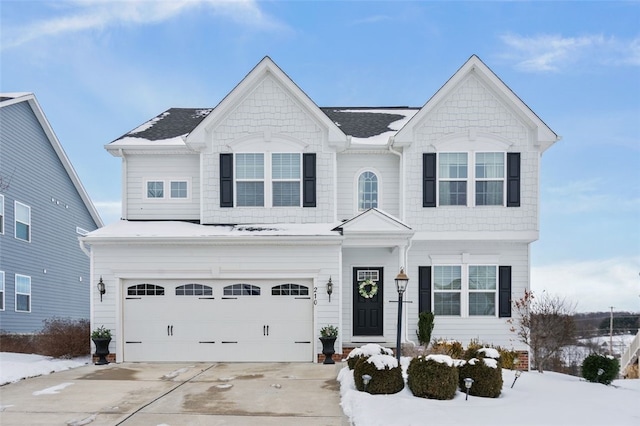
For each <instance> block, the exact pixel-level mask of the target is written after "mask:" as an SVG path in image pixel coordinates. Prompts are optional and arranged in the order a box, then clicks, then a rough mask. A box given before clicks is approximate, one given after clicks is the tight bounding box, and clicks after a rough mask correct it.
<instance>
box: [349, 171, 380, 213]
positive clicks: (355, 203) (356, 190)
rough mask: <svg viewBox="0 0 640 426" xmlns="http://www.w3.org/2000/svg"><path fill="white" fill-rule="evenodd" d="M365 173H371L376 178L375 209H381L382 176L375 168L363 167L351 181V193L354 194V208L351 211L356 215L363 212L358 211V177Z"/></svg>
mask: <svg viewBox="0 0 640 426" xmlns="http://www.w3.org/2000/svg"><path fill="white" fill-rule="evenodd" d="M365 172H371V173H373V174H374V175H376V177H377V178H378V206H377V208H382V207H381V205H382V204H381V202H380V201H381V200H382V177H381V176H382V174H381V173H380V172H379V171H378V170H377V169H375V168H373V167H363V168H361V169H360V170H358V171H357V172H356V174H355V176H354V179H353V188H354V190H353V193H354V195H355V196H354V197H353V198H354V208H353V211H354V213H355V214H356V215H357V214H359V213H362V212H363V211H364V210H360V191H359V187H358V184H359V181H360V176H362V174H363V173H365Z"/></svg>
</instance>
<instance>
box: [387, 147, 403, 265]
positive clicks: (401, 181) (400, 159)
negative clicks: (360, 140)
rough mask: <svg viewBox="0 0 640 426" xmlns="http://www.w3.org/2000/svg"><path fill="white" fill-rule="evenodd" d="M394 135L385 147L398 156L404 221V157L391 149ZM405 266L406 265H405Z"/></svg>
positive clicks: (401, 217) (401, 215) (401, 214)
mask: <svg viewBox="0 0 640 426" xmlns="http://www.w3.org/2000/svg"><path fill="white" fill-rule="evenodd" d="M393 142H394V137H393V136H389V142H388V144H387V148H388V149H389V152H390V153H392V154H395V155H397V156H398V159H399V161H400V188H398V189H399V190H400V220H402V221H403V222H404V203H405V185H406V183H405V181H404V157H403V155H402V153H401V152H400V151H395V150H394V149H393ZM405 266H406V265H405Z"/></svg>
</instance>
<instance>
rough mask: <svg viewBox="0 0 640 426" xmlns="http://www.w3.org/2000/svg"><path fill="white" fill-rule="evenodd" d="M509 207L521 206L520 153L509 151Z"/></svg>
mask: <svg viewBox="0 0 640 426" xmlns="http://www.w3.org/2000/svg"><path fill="white" fill-rule="evenodd" d="M507 207H520V153H519V152H508V153H507Z"/></svg>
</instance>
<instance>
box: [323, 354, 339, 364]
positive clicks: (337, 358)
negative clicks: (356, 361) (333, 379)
mask: <svg viewBox="0 0 640 426" xmlns="http://www.w3.org/2000/svg"><path fill="white" fill-rule="evenodd" d="M342 355H343V354H337V353H336V354H333V356H332V357H331V358H332V359H333V360H334V361H335V362H342V359H343V358H342ZM324 359H325V356H324V354H318V363H320V364H321V363H323V362H324Z"/></svg>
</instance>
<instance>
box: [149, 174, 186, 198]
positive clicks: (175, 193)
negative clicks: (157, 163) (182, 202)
mask: <svg viewBox="0 0 640 426" xmlns="http://www.w3.org/2000/svg"><path fill="white" fill-rule="evenodd" d="M145 190H146V196H145V198H147V199H149V200H162V199H167V198H169V199H172V200H179V199H187V198H189V180H187V179H175V180H173V179H171V180H166V181H165V180H159V179H157V180H156V179H154V180H148V181H146V188H145Z"/></svg>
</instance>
